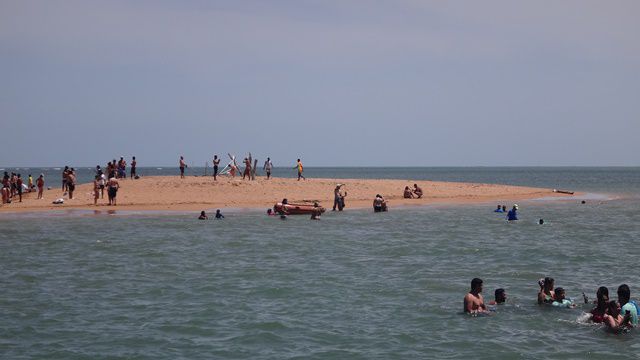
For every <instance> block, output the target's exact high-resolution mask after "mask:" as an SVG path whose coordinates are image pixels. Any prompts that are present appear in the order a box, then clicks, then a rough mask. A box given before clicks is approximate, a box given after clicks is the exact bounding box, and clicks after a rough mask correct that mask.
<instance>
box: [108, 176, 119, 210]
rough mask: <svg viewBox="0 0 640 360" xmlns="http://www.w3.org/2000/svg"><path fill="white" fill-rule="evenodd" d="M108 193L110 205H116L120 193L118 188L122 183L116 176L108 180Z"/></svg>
mask: <svg viewBox="0 0 640 360" xmlns="http://www.w3.org/2000/svg"><path fill="white" fill-rule="evenodd" d="M107 185H108V189H107V194H108V195H109V205H114V206H115V205H116V195H117V194H118V189H120V184H119V183H118V180H117V179H116V178H115V177H112V178H111V179H109V182H108V184H107Z"/></svg>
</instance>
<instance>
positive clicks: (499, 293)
mask: <svg viewBox="0 0 640 360" xmlns="http://www.w3.org/2000/svg"><path fill="white" fill-rule="evenodd" d="M494 296H495V300H496V304H502V303H504V302H505V301H507V293H506V292H505V291H504V289H503V288H499V289H496V291H495V293H494Z"/></svg>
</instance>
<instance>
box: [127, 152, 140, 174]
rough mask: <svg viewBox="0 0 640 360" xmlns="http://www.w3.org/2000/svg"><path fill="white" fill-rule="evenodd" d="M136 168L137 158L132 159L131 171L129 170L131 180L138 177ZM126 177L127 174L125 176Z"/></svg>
mask: <svg viewBox="0 0 640 360" xmlns="http://www.w3.org/2000/svg"><path fill="white" fill-rule="evenodd" d="M136 166H138V162H137V161H136V157H135V156H134V157H132V158H131V170H129V175H130V176H131V179H135V178H136V177H137V175H138V174H136ZM125 177H126V174H125Z"/></svg>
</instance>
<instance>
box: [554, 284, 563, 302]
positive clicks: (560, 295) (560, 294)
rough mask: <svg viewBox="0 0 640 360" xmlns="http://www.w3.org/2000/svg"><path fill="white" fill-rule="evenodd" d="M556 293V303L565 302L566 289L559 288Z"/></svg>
mask: <svg viewBox="0 0 640 360" xmlns="http://www.w3.org/2000/svg"><path fill="white" fill-rule="evenodd" d="M554 292H555V298H556V301H558V302H561V301H562V300H564V288H561V287H557V288H556V289H555V290H554Z"/></svg>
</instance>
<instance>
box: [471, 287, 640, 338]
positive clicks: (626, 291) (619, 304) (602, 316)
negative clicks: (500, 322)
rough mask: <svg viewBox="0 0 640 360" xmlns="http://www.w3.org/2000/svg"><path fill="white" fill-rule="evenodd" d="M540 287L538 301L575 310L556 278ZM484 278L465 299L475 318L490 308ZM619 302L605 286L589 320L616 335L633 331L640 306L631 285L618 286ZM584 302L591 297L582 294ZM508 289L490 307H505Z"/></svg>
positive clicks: (595, 302) (500, 291)
mask: <svg viewBox="0 0 640 360" xmlns="http://www.w3.org/2000/svg"><path fill="white" fill-rule="evenodd" d="M538 285H539V287H540V289H539V291H538V299H537V302H538V304H539V305H548V306H552V307H557V308H568V309H574V308H576V307H577V305H576V303H575V302H574V301H573V300H572V299H570V298H567V296H566V292H565V290H564V288H562V287H555V280H554V279H553V278H552V277H545V278H544V279H540V280H539V281H538ZM482 286H483V282H482V279H479V278H474V279H473V280H471V289H470V291H469V292H468V293H467V294H466V295H465V297H464V300H463V307H464V312H465V313H467V314H471V315H479V314H487V313H489V311H490V310H489V308H488V307H487V305H486V304H485V302H484V298H483V297H482ZM617 295H618V301H615V300H610V299H609V289H608V288H607V287H605V286H601V287H599V288H598V290H597V292H596V300H595V301H594V304H595V307H594V308H593V309H591V310H590V311H589V313H588V315H589V316H588V317H589V319H590V320H591V321H592V322H594V323H602V324H605V325H606V326H607V328H609V329H610V330H612V331H614V332H620V331H623V330H627V329H631V328H634V327H637V326H638V312H639V307H638V304H637V303H636V302H635V301H633V300H631V290H630V288H629V286H628V285H627V284H622V285H620V286H618V290H617ZM582 296H583V299H584V303H585V304H589V299H588V297H587V296H586V295H585V294H584V293H582ZM506 299H507V297H506V292H505V290H504V289H502V288H500V289H496V291H495V300H494V301H492V302H491V303H489V305H496V304H502V303H504V302H505V301H506Z"/></svg>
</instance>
